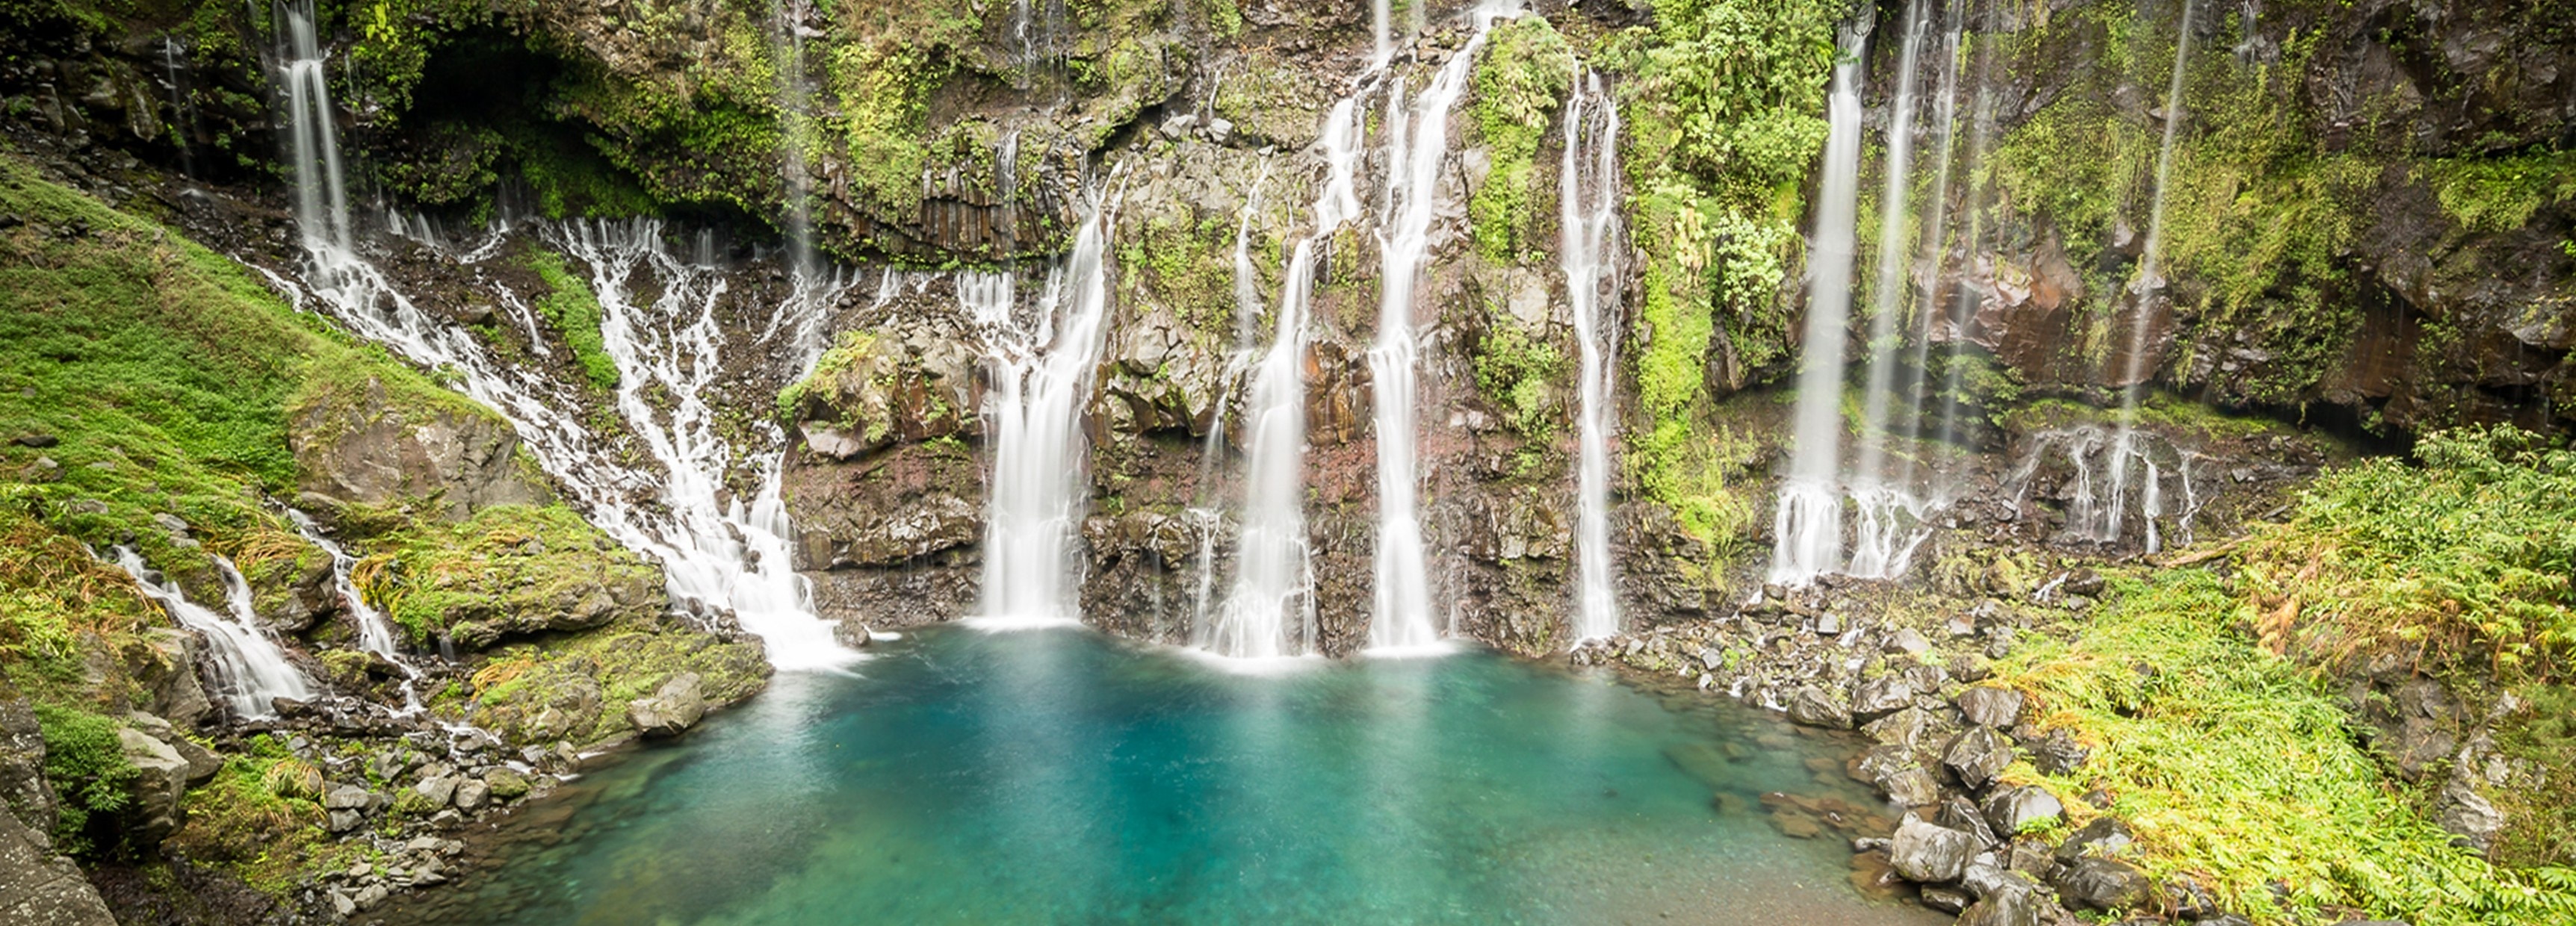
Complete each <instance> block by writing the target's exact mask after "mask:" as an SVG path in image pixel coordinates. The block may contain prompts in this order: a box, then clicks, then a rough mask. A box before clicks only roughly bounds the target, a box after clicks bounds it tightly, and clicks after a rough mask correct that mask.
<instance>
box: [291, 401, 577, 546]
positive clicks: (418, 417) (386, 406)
mask: <svg viewBox="0 0 2576 926" xmlns="http://www.w3.org/2000/svg"><path fill="white" fill-rule="evenodd" d="M287 443H288V445H289V446H291V447H292V448H293V449H294V452H295V463H296V470H297V471H298V472H299V473H301V478H300V480H299V481H298V483H297V486H296V488H297V489H298V490H299V491H301V492H303V493H306V494H308V495H312V496H316V497H319V498H321V499H325V500H328V501H330V502H333V503H336V504H338V505H347V504H351V503H358V504H368V505H382V504H387V503H392V502H406V501H418V500H433V501H435V503H436V506H437V508H438V510H440V511H441V512H442V513H444V514H445V515H446V517H447V518H448V519H449V520H452V521H462V520H464V519H465V518H466V517H467V516H469V515H472V514H473V513H474V512H476V511H480V510H482V509H484V508H489V507H493V506H496V505H538V504H544V503H546V502H548V501H551V500H552V499H553V497H554V493H553V492H552V491H551V490H549V489H548V488H547V487H546V482H545V479H544V476H543V474H541V473H540V472H538V471H537V469H536V468H535V467H534V466H532V465H530V464H528V463H527V462H526V461H525V460H523V459H522V458H521V456H520V453H519V434H518V432H517V431H516V430H514V429H512V428H511V427H510V425H509V423H508V422H506V421H503V420H501V418H500V417H499V416H497V415H494V414H492V413H491V412H489V411H486V410H484V409H482V408H480V407H478V406H476V405H474V404H473V403H471V402H468V401H465V400H464V399H463V398H462V397H459V396H456V395H453V394H451V393H447V392H445V391H443V390H433V389H428V388H426V387H422V386H415V385H406V384H394V385H388V384H387V383H386V382H385V381H384V380H383V379H382V378H378V377H367V378H366V379H365V380H364V381H363V382H362V381H359V380H358V379H357V378H356V377H340V378H332V379H326V380H321V381H317V382H316V384H315V385H314V386H312V387H311V388H310V389H309V391H308V393H307V394H306V395H304V396H302V397H300V398H299V399H298V401H297V404H296V407H295V408H294V409H293V410H292V411H290V413H289V418H288V432H287Z"/></svg>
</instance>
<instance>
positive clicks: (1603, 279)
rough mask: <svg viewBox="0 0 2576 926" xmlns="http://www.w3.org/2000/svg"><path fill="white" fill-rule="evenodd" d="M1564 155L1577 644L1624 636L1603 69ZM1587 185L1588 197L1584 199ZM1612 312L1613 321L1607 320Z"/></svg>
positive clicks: (1580, 106)
mask: <svg viewBox="0 0 2576 926" xmlns="http://www.w3.org/2000/svg"><path fill="white" fill-rule="evenodd" d="M1596 110H1597V112H1598V115H1597V116H1596V115H1595V114H1594V113H1595V111H1596ZM1587 155H1588V157H1587ZM1564 157H1565V160H1564V163H1563V164H1562V165H1561V166H1560V169H1559V170H1558V173H1557V216H1558V221H1557V224H1558V228H1559V235H1560V238H1559V241H1558V246H1557V259H1558V261H1559V262H1560V263H1561V264H1562V265H1563V267H1564V270H1565V301H1566V304H1567V305H1568V306H1569V307H1571V308H1572V309H1573V313H1574V333H1575V337H1576V339H1577V340H1579V341H1581V342H1582V343H1581V345H1580V350H1581V363H1580V366H1579V368H1578V371H1577V375H1578V376H1580V377H1581V381H1580V383H1579V384H1578V392H1579V393H1580V395H1581V397H1582V407H1581V410H1580V412H1579V417H1578V418H1577V419H1576V422H1575V432H1576V438H1577V440H1578V442H1579V447H1580V451H1579V453H1578V454H1577V456H1576V466H1575V472H1576V482H1575V486H1576V496H1577V503H1578V506H1579V507H1578V513H1577V515H1576V518H1575V531H1574V561H1575V577H1576V580H1575V589H1576V593H1575V609H1574V639H1575V640H1576V641H1578V642H1579V641H1583V640H1596V639H1601V638H1604V637H1610V636H1614V635H1616V634H1618V632H1619V597H1618V576H1617V571H1616V570H1617V567H1616V564H1614V563H1613V562H1612V561H1611V554H1610V447H1609V443H1610V420H1609V419H1610V376H1611V357H1612V355H1613V354H1615V353H1616V351H1615V346H1614V344H1613V343H1612V341H1613V339H1614V338H1615V332H1617V331H1618V330H1619V327H1618V323H1617V319H1616V316H1617V314H1618V309H1619V305H1618V301H1617V300H1618V298H1619V280H1618V274H1617V272H1616V268H1615V267H1612V266H1610V264H1609V262H1610V261H1611V260H1612V259H1613V258H1614V255H1613V254H1612V252H1611V250H1610V246H1611V244H1612V242H1613V241H1614V240H1615V239H1616V238H1617V237H1618V234H1619V107H1618V104H1617V102H1616V101H1614V100H1612V99H1611V97H1610V95H1609V93H1607V92H1605V91H1604V90H1603V89H1602V87H1601V75H1599V74H1597V73H1587V74H1585V75H1584V80H1583V87H1582V88H1581V90H1579V91H1578V92H1576V93H1575V94H1574V96H1573V98H1572V99H1571V100H1570V101H1569V102H1568V103H1567V105H1566V111H1565V155H1564ZM1587 167H1588V168H1589V170H1588V171H1587V170H1586V168H1587ZM1587 189H1588V190H1590V191H1591V201H1589V202H1586V201H1584V191H1585V190H1587ZM1605 287H1606V288H1607V292H1606V293H1605V292H1604V288H1605ZM1605 296H1606V297H1607V300H1608V302H1609V304H1608V305H1606V306H1605V305H1604V304H1603V302H1604V298H1605ZM1605 310H1606V312H1607V314H1608V315H1610V316H1611V317H1610V318H1604V317H1603V315H1604V314H1605Z"/></svg>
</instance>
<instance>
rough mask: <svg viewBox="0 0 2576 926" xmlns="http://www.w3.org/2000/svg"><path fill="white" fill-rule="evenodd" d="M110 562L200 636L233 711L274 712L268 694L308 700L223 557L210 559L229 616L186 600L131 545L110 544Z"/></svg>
mask: <svg viewBox="0 0 2576 926" xmlns="http://www.w3.org/2000/svg"><path fill="white" fill-rule="evenodd" d="M116 565H118V566H119V567H122V568H124V570H125V572H126V574H128V575H131V576H133V577H134V584H135V586H136V587H137V588H139V589H141V590H142V592H143V595H144V597H147V598H150V599H152V600H153V601H155V602H158V603H159V604H160V605H161V607H162V609H163V610H165V611H168V612H169V613H170V617H171V618H172V619H174V620H177V621H178V622H179V626H182V627H185V628H187V629H189V630H193V631H196V632H197V633H198V635H199V636H202V637H204V638H205V640H206V655H208V656H210V657H212V658H211V660H210V662H211V664H212V666H213V668H214V670H215V687H216V688H217V689H219V690H218V692H217V693H218V694H220V695H221V696H222V697H223V699H224V704H225V705H226V706H228V707H230V708H232V711H233V713H234V714H236V715H239V716H241V717H245V718H258V717H274V716H277V709H276V707H274V706H273V704H272V702H271V699H274V698H286V699H288V700H292V701H309V700H312V698H313V695H314V689H313V684H312V682H310V681H308V680H306V679H305V677H304V673H302V672H299V671H296V668H295V665H294V664H293V663H290V662H287V661H286V651H285V650H284V649H282V648H280V647H279V646H278V645H277V642H276V641H274V640H270V639H269V638H268V635H267V634H266V633H263V632H261V630H260V629H259V625H258V623H257V621H256V620H255V619H254V618H253V617H252V615H251V614H250V586H249V584H248V583H246V582H243V581H242V577H241V572H240V571H239V570H236V569H234V568H233V565H232V563H231V562H230V561H229V560H225V559H223V558H222V557H217V558H216V559H215V565H216V568H217V570H218V571H220V572H221V573H222V574H223V579H224V591H225V598H226V599H227V604H228V605H229V606H230V608H231V610H232V612H233V614H232V616H231V617H230V618H227V617H225V616H224V615H220V614H216V613H215V612H213V611H210V610H207V609H206V608H205V606H203V605H199V604H197V603H195V602H192V601H189V600H188V596H187V595H186V594H185V593H182V592H181V591H180V590H179V584H178V583H176V582H169V581H164V580H162V579H160V578H159V577H157V576H156V575H154V574H153V572H152V570H151V568H150V567H147V566H145V565H144V564H143V556H142V555H141V554H138V553H136V552H134V549H133V548H132V547H117V548H116Z"/></svg>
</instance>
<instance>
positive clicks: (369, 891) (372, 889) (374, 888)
mask: <svg viewBox="0 0 2576 926" xmlns="http://www.w3.org/2000/svg"><path fill="white" fill-rule="evenodd" d="M392 893H393V892H392V891H389V890H387V889H386V888H385V886H384V885H382V884H370V885H367V886H366V887H363V888H360V889H359V890H358V896H357V897H356V898H355V899H356V900H357V902H358V909H360V910H373V909H375V908H376V905H377V904H380V903H384V902H385V897H386V896H388V895H390V894H392Z"/></svg>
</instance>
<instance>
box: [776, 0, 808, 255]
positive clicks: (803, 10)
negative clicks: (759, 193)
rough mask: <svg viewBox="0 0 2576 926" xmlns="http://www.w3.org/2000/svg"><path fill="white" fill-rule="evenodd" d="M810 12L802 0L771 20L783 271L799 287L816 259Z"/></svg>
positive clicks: (779, 8)
mask: <svg viewBox="0 0 2576 926" xmlns="http://www.w3.org/2000/svg"><path fill="white" fill-rule="evenodd" d="M809 12H811V10H810V8H809V7H807V6H806V4H805V2H804V0H780V2H777V3H775V4H773V5H772V7H771V12H770V15H771V16H772V17H774V18H775V19H776V20H777V22H778V33H779V39H780V41H779V42H778V51H779V52H780V54H781V55H782V57H783V60H781V61H780V62H779V65H778V109H779V115H780V120H779V121H780V122H781V123H782V128H783V129H784V131H781V132H780V133H779V140H778V148H779V152H778V153H779V172H780V174H781V179H782V180H784V181H785V182H786V186H787V214H786V216H785V222H786V228H784V229H783V231H785V232H786V234H787V267H788V272H789V273H791V274H793V275H794V276H795V277H796V279H797V280H798V281H799V285H798V289H799V290H800V293H799V294H800V295H802V292H801V290H802V289H803V283H802V281H803V280H805V279H807V278H809V277H812V276H814V275H815V274H816V271H817V268H818V267H819V261H818V260H817V259H816V257H815V254H814V213H813V203H812V198H813V192H814V179H813V175H812V171H811V167H810V165H809V164H808V163H807V160H806V151H805V149H806V146H807V145H808V144H810V143H811V141H812V136H813V126H814V113H813V109H814V107H813V103H812V96H813V93H812V91H811V90H809V89H808V88H807V87H806V80H805V32H806V30H805V17H806V15H807V14H808V13H809Z"/></svg>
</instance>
